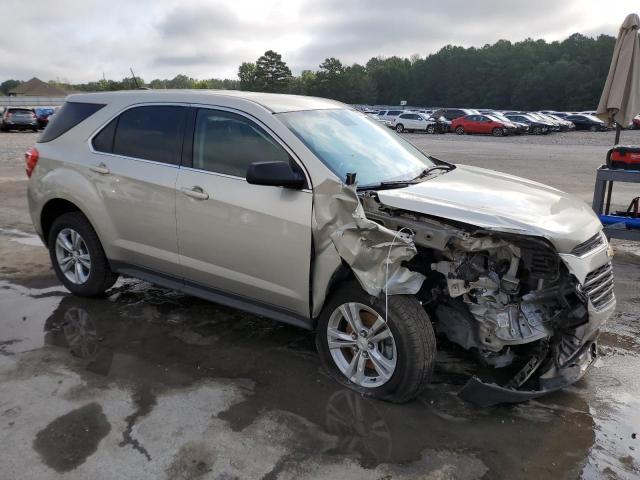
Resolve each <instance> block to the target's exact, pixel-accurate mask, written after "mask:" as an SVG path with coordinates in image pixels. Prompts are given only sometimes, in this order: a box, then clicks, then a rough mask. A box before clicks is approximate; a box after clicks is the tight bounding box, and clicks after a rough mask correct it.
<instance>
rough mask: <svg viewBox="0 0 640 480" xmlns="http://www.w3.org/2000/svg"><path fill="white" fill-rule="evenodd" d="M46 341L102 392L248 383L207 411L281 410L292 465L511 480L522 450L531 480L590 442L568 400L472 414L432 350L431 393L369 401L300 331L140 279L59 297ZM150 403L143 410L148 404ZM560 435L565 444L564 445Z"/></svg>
mask: <svg viewBox="0 0 640 480" xmlns="http://www.w3.org/2000/svg"><path fill="white" fill-rule="evenodd" d="M45 343H46V344H47V345H51V346H56V347H63V348H68V349H69V351H70V355H71V356H72V357H73V358H76V359H79V360H78V362H79V363H80V365H79V366H80V369H81V370H82V369H84V370H85V373H82V371H81V372H80V373H81V374H83V375H88V376H87V377H86V378H87V380H91V381H94V383H95V381H98V382H100V381H99V378H105V380H106V382H102V384H103V385H104V387H105V388H109V385H111V384H112V382H116V383H117V384H123V382H124V384H125V385H127V386H128V388H131V389H132V390H133V391H134V392H147V393H148V394H149V395H151V396H152V397H155V396H158V395H161V394H163V392H166V391H171V392H173V393H174V394H175V393H178V394H179V392H180V391H181V389H183V388H187V387H189V386H191V385H194V384H196V383H198V382H200V381H210V380H214V381H216V380H218V379H227V380H224V381H228V379H231V381H237V382H239V383H240V384H242V382H245V384H246V380H247V379H249V380H250V381H251V382H250V384H251V385H253V386H252V387H250V388H249V389H248V390H247V392H248V393H247V395H246V397H245V398H244V399H242V400H240V401H239V402H238V403H236V404H233V405H231V406H230V407H229V409H228V410H226V411H224V412H222V413H220V414H218V418H221V419H223V420H225V421H227V422H228V424H229V426H230V427H231V429H232V430H234V431H242V430H243V429H245V428H247V427H248V426H249V425H251V424H253V423H254V422H255V421H256V420H257V419H259V418H260V416H261V415H263V414H264V413H265V412H268V411H283V412H288V413H290V414H293V415H294V416H297V417H295V418H301V419H303V420H304V422H305V424H307V423H306V422H309V423H308V424H310V425H312V426H313V427H311V430H306V431H305V433H304V434H301V435H300V438H299V449H300V451H301V452H302V453H301V454H300V455H301V456H304V455H315V454H322V455H335V456H338V457H346V458H350V459H353V460H355V461H357V462H358V463H359V464H361V465H362V466H363V467H366V468H373V467H376V466H378V465H380V464H398V465H399V464H404V465H408V464H411V462H416V461H423V462H424V461H436V460H434V459H436V457H437V458H438V459H439V460H437V461H443V458H445V457H438V455H441V453H442V452H451V453H450V455H454V456H455V455H458V453H455V452H475V453H474V455H475V456H476V457H477V458H478V459H480V460H481V461H482V462H483V463H484V464H485V465H486V466H487V467H488V468H489V470H490V471H493V472H501V473H503V474H509V475H513V476H515V477H517V476H518V474H519V473H521V469H522V458H523V455H524V453H523V452H526V456H527V459H528V460H527V464H528V468H529V471H530V472H532V473H535V472H538V473H542V470H544V465H546V463H545V460H544V459H545V458H547V457H548V455H549V449H550V448H558V449H559V451H560V449H561V450H562V451H563V452H564V454H563V455H562V456H560V457H557V461H556V466H555V467H554V469H555V468H557V471H558V472H566V471H580V468H581V467H580V465H581V463H582V462H583V459H584V458H585V457H586V456H587V452H588V450H589V448H590V447H591V445H592V442H593V420H592V418H591V417H590V416H589V415H588V414H587V415H585V414H584V413H581V412H585V411H587V406H586V405H585V403H584V401H583V400H582V399H581V398H580V397H579V396H578V395H575V394H572V393H570V392H563V393H560V394H557V395H555V396H554V397H552V400H553V403H551V404H550V405H549V406H548V407H546V406H544V404H542V403H540V402H532V403H529V404H522V405H518V406H514V407H497V408H489V409H479V408H477V407H475V406H473V405H470V404H468V403H466V402H464V401H462V400H461V399H459V398H458V397H457V395H456V393H457V391H458V390H459V388H460V387H461V385H462V384H464V382H465V381H466V379H468V376H469V374H470V372H469V371H468V370H467V363H466V362H464V361H463V360H462V359H460V358H458V357H457V356H456V355H455V353H443V354H441V355H440V356H439V357H438V365H437V368H436V374H435V377H434V379H433V384H432V385H431V386H430V387H429V390H427V392H425V393H424V394H423V395H421V396H420V397H419V398H418V399H417V400H416V401H413V402H410V403H407V404H403V405H397V404H391V403H388V402H381V401H376V400H373V399H369V398H366V397H362V396H361V395H359V394H358V393H355V392H353V391H351V390H348V389H345V388H344V387H342V386H340V385H337V384H336V383H335V382H333V381H332V380H331V379H330V378H329V377H328V376H327V375H325V374H323V372H322V371H321V369H320V367H319V362H318V359H317V356H316V354H315V351H314V348H315V347H314V338H313V334H312V333H311V332H307V331H304V330H301V329H298V328H294V327H290V326H287V325H283V324H279V323H276V322H273V321H270V320H266V319H263V318H259V317H255V316H252V315H247V314H244V313H241V312H238V311H237V310H233V309H228V308H226V307H221V306H218V305H214V304H211V303H208V302H205V301H201V300H198V299H195V298H192V297H188V296H185V295H182V294H179V293H176V292H172V291H168V290H164V289H157V288H155V287H152V286H150V285H148V284H145V283H144V282H142V283H136V282H132V283H124V284H122V285H121V286H119V287H116V288H114V289H112V290H111V291H110V295H109V297H107V298H101V299H86V298H79V297H74V296H65V297H63V298H62V300H61V302H60V303H59V305H58V307H57V308H56V309H55V311H54V312H53V314H52V315H51V316H50V317H49V319H48V320H47V321H46V324H45ZM69 367H70V368H71V369H74V370H76V369H77V367H78V364H77V363H74V362H72V361H70V362H69ZM94 374H98V375H100V376H103V377H95V375H94ZM96 379H97V380H96ZM185 398H186V397H185ZM185 401H187V400H185ZM149 403H150V405H151V407H150V408H151V409H152V408H153V407H152V405H153V404H155V402H154V401H153V398H151V400H150V402H149ZM188 421H189V420H188V419H185V422H186V423H188ZM559 431H563V432H565V433H564V434H562V435H557V432H559ZM314 432H315V433H314ZM569 433H570V434H571V436H572V439H573V440H572V442H571V444H566V442H564V440H563V439H564V438H565V436H566V435H567V434H569ZM315 434H317V435H320V436H322V435H325V434H328V435H329V438H331V439H332V440H331V441H330V442H329V445H327V446H323V447H322V451H321V452H317V451H316V450H314V449H315V448H316V447H317V445H318V444H317V443H313V442H312V440H311V439H310V438H309V436H310V435H311V436H314V435H315ZM514 435H515V436H516V437H517V441H513V438H514ZM323 438H326V437H323ZM541 438H545V441H544V442H541V441H540V439H541ZM322 445H324V444H322ZM495 452H500V453H499V454H496V453H495ZM446 458H449V457H446ZM540 469H542V470H540ZM576 469H577V470H576ZM515 477H512V478H515Z"/></svg>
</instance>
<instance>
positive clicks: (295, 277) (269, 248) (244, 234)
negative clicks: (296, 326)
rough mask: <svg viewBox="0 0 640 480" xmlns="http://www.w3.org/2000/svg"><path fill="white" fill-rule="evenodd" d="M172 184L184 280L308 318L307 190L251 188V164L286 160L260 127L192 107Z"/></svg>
mask: <svg viewBox="0 0 640 480" xmlns="http://www.w3.org/2000/svg"><path fill="white" fill-rule="evenodd" d="M192 122H193V123H192V124H193V128H192V130H193V131H192V133H191V134H188V137H191V138H192V141H188V145H187V146H186V147H185V151H187V150H190V151H191V152H192V154H191V155H190V159H189V160H190V161H189V160H187V162H186V164H185V165H183V166H182V167H181V168H180V173H179V175H178V182H177V203H176V205H177V211H176V213H177V225H178V240H179V245H180V262H181V265H182V269H183V274H184V278H185V280H186V281H189V282H194V283H196V284H198V285H202V286H205V287H208V288H211V289H214V290H218V291H222V292H224V293H227V294H229V293H231V294H235V295H238V296H240V297H243V298H244V299H245V300H253V301H258V302H261V303H267V304H270V305H272V306H277V307H281V308H284V309H286V310H288V311H290V312H294V313H297V314H301V315H305V316H307V315H309V272H310V262H311V212H312V195H311V190H309V189H303V190H290V189H285V188H281V187H270V186H261V185H250V184H249V183H247V182H246V180H245V175H246V172H247V169H248V167H249V165H250V164H251V163H252V162H257V161H291V162H293V163H292V165H295V166H296V168H299V166H298V164H297V163H295V162H294V161H293V159H292V155H291V154H290V151H289V150H288V149H287V148H286V147H285V146H284V145H283V144H282V143H281V142H280V141H279V140H278V139H277V138H275V136H274V135H273V134H272V133H271V132H270V131H269V130H268V129H267V128H266V127H265V126H264V125H262V124H259V123H258V122H257V121H256V120H255V119H252V118H249V117H247V116H245V115H243V114H241V113H239V112H237V111H230V110H225V109H222V108H218V109H210V108H199V109H197V110H195V109H194V116H193V121H192Z"/></svg>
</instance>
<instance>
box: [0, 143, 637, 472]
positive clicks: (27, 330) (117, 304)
mask: <svg viewBox="0 0 640 480" xmlns="http://www.w3.org/2000/svg"><path fill="white" fill-rule="evenodd" d="M6 135H11V134H1V135H0V145H3V143H2V142H3V141H5V136H6ZM29 137H31V138H29ZM16 138H19V139H20V141H25V143H26V145H25V147H26V146H28V143H27V139H28V140H29V141H33V136H32V135H30V134H23V135H20V134H18V135H17V136H16ZM22 139H25V140H22ZM11 141H12V142H13V141H17V140H15V139H12V140H11ZM532 141H533V140H532ZM516 147H517V145H515V146H514V148H516ZM7 151H8V150H7ZM563 151H564V150H563ZM0 153H2V155H4V156H3V157H2V158H0V168H2V169H3V171H2V172H1V173H0V182H1V183H0V254H1V255H2V256H1V258H2V260H1V261H0V268H1V270H0V445H2V448H0V471H1V472H2V474H1V475H0V477H2V478H9V479H13V478H20V479H25V478H38V479H40V478H45V479H46V478H60V475H61V474H63V475H64V476H65V478H78V479H81V478H114V479H115V478H171V479H182V478H214V479H229V478H243V479H244V478H267V479H269V478H271V479H274V478H279V479H288V478H326V479H335V478H343V479H356V478H362V479H403V478H407V479H408V478H427V479H428V478H462V479H474V478H541V477H547V478H577V477H583V478H603V477H604V478H634V477H637V476H638V475H640V453H639V452H640V439H638V434H640V413H639V412H640V400H639V398H640V397H639V395H638V393H639V392H640V375H638V374H639V372H640V341H639V340H638V338H639V337H638V334H639V333H640V326H639V324H638V321H639V320H640V289H639V287H638V285H640V256H639V255H638V251H639V249H638V248H637V246H635V245H633V244H629V243H622V242H615V243H614V246H615V249H616V257H615V258H614V268H615V273H616V295H617V297H618V311H617V313H616V316H615V318H613V319H612V320H611V321H610V322H609V323H608V324H607V326H606V328H605V331H604V333H603V335H602V336H601V341H600V358H599V359H598V361H597V362H596V365H595V366H594V368H593V369H592V370H591V371H590V372H589V373H588V374H587V376H586V378H585V379H583V380H582V381H581V382H579V383H578V384H576V385H575V386H573V387H572V388H570V389H567V390H565V391H562V392H559V393H556V394H553V395H550V396H548V397H545V398H543V399H540V400H537V401H532V402H528V403H524V404H520V405H515V406H501V407H494V408H487V409H479V408H477V407H474V406H473V405H470V404H467V403H465V402H463V401H462V400H460V399H459V398H458V397H457V396H456V393H457V391H458V390H459V389H460V387H461V386H462V385H463V384H464V383H465V382H466V380H467V379H468V378H469V376H470V375H471V374H472V373H473V372H474V369H475V368H476V367H475V363H474V361H473V360H472V359H469V358H467V357H465V356H464V354H463V352H460V351H458V350H456V349H455V348H453V347H448V348H446V349H444V350H443V351H442V352H441V353H440V354H439V357H438V364H437V369H436V374H435V378H434V381H433V383H432V384H431V385H430V387H429V389H428V390H427V392H426V393H425V394H423V395H422V396H421V397H420V398H418V399H417V400H416V401H414V402H411V403H409V404H405V405H393V404H389V403H384V402H378V401H374V400H369V399H366V398H363V397H361V396H359V395H358V394H356V393H354V392H352V391H350V390H346V389H344V388H343V387H341V386H340V385H338V384H336V383H335V382H333V381H332V380H330V379H329V378H328V377H327V376H326V375H325V374H324V373H323V372H322V371H321V369H320V366H319V361H318V359H317V357H316V353H315V351H314V346H313V344H314V339H313V335H312V334H311V333H309V332H306V331H303V330H300V329H296V328H293V327H289V326H286V325H282V324H277V323H275V322H272V321H270V320H267V319H264V318H260V317H256V316H252V315H248V314H245V313H242V312H239V311H237V310H232V309H228V308H225V307H221V306H218V305H215V304H212V303H208V302H205V301H202V300H199V299H195V298H193V297H189V296H185V295H182V294H179V293H176V292H173V291H170V290H165V289H160V288H157V287H154V286H152V285H150V284H148V283H144V282H140V281H137V280H132V279H123V280H120V281H119V282H118V283H117V284H116V286H115V287H114V288H112V289H111V290H110V291H109V292H108V295H107V296H106V297H105V298H100V299H84V298H79V297H74V296H72V295H69V294H68V293H67V292H66V291H65V290H64V289H63V288H62V287H61V286H59V285H58V283H57V281H56V279H55V276H54V274H53V272H52V270H51V267H50V262H49V259H48V255H47V252H46V250H45V249H44V247H43V246H42V245H40V244H39V241H38V239H37V237H35V236H34V235H33V230H32V229H31V227H30V224H29V219H28V215H27V213H26V200H25V199H24V196H23V194H24V189H25V188H26V182H25V181H24V178H23V177H22V172H21V166H20V165H19V163H18V161H19V159H17V160H15V161H14V160H12V159H13V158H14V157H13V156H11V155H13V154H9V153H6V152H5V150H0ZM8 157H11V158H8ZM478 162H479V161H478ZM468 163H469V162H468ZM477 164H478V165H479V166H483V165H482V164H481V163H477Z"/></svg>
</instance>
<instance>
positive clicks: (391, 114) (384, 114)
mask: <svg viewBox="0 0 640 480" xmlns="http://www.w3.org/2000/svg"><path fill="white" fill-rule="evenodd" d="M401 113H402V110H380V111H379V112H378V115H376V119H377V120H378V121H379V122H382V123H384V124H385V125H388V122H390V121H392V120H393V119H394V118H396V117H397V116H398V115H400V114H401Z"/></svg>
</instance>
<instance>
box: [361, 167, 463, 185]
mask: <svg viewBox="0 0 640 480" xmlns="http://www.w3.org/2000/svg"><path fill="white" fill-rule="evenodd" d="M454 168H456V166H455V165H453V164H451V163H443V164H441V165H435V166H433V167H429V168H426V169H424V170H423V171H422V172H421V173H420V175H418V176H417V177H415V178H412V179H411V180H391V181H387V182H380V183H376V184H375V185H363V186H361V187H358V190H384V189H388V188H402V187H408V186H410V185H415V184H416V183H420V180H421V179H423V178H424V177H427V176H429V175H430V174H431V173H432V172H435V171H437V170H444V171H446V172H450V171H451V170H453V169H454Z"/></svg>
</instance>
